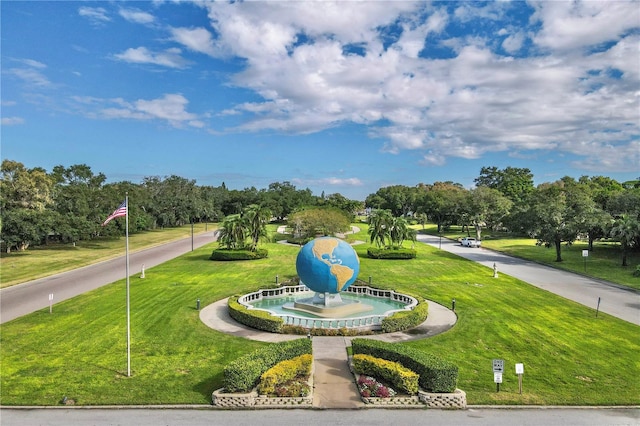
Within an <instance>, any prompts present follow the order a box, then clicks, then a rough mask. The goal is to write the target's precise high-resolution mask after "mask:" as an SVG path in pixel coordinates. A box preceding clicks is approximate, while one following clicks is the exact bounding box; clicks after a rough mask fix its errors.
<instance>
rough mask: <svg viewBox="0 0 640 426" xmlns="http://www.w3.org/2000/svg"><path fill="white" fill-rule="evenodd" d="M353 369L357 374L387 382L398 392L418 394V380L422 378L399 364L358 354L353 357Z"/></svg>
mask: <svg viewBox="0 0 640 426" xmlns="http://www.w3.org/2000/svg"><path fill="white" fill-rule="evenodd" d="M353 368H354V369H355V370H356V372H357V373H360V374H366V375H368V376H373V377H375V378H377V379H380V380H382V381H385V382H387V383H389V384H390V385H391V386H394V387H395V388H396V389H397V390H402V391H404V392H406V393H408V394H409V395H415V394H417V393H418V378H419V377H420V376H418V374H417V373H415V372H413V371H411V370H409V369H408V368H406V367H404V366H402V365H401V364H400V363H398V362H394V361H387V360H385V359H381V358H376V357H373V356H371V355H365V354H356V355H354V356H353Z"/></svg>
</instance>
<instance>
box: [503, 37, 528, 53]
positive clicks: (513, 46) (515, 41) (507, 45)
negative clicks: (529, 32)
mask: <svg viewBox="0 0 640 426" xmlns="http://www.w3.org/2000/svg"><path fill="white" fill-rule="evenodd" d="M524 40H525V36H524V34H522V33H521V32H519V33H515V34H511V35H510V36H509V37H507V38H505V39H504V41H503V42H502V48H503V49H504V50H505V51H506V52H508V53H511V54H514V53H516V52H517V51H518V50H520V48H522V44H523V43H524Z"/></svg>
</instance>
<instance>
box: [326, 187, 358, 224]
mask: <svg viewBox="0 0 640 426" xmlns="http://www.w3.org/2000/svg"><path fill="white" fill-rule="evenodd" d="M321 200H322V201H321V202H320V203H321V204H320V205H322V206H328V207H334V208H337V209H340V210H342V211H344V212H345V213H348V214H349V215H350V216H351V218H352V220H353V219H354V218H355V214H356V213H357V212H358V211H360V210H362V209H363V208H364V203H362V201H356V200H350V199H348V198H347V197H345V196H343V195H342V194H337V193H336V194H329V195H327V196H326V197H321Z"/></svg>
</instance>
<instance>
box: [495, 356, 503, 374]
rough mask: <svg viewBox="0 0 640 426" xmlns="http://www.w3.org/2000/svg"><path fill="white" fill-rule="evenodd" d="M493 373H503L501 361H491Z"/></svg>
mask: <svg viewBox="0 0 640 426" xmlns="http://www.w3.org/2000/svg"><path fill="white" fill-rule="evenodd" d="M493 372H494V373H503V372H504V360H503V359H494V360H493Z"/></svg>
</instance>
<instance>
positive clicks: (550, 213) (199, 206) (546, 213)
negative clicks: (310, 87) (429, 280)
mask: <svg viewBox="0 0 640 426" xmlns="http://www.w3.org/2000/svg"><path fill="white" fill-rule="evenodd" d="M0 173H1V176H0V221H1V222H0V226H1V234H2V243H3V248H4V249H5V250H7V251H10V250H25V249H27V248H28V247H29V246H30V245H39V244H46V243H48V242H51V241H59V242H74V241H80V240H89V239H94V238H99V237H104V236H116V235H122V234H123V233H124V224H123V223H122V222H123V221H112V222H111V223H110V224H109V225H108V226H106V227H102V226H101V224H102V222H103V221H104V219H105V218H106V217H107V216H108V215H109V214H110V213H111V212H112V211H113V209H114V208H115V207H117V206H118V205H119V204H120V203H121V202H122V201H123V197H124V194H125V193H128V194H129V199H130V203H129V204H130V205H129V232H131V233H135V232H140V231H145V230H151V229H156V228H163V227H175V226H182V225H185V224H189V223H198V222H222V221H223V220H224V219H225V218H228V219H227V221H228V222H229V221H231V222H232V221H234V220H235V221H240V218H241V217H242V216H233V215H242V213H243V212H244V211H245V210H247V209H249V211H256V209H260V210H259V211H261V212H265V211H268V212H269V214H270V216H271V218H272V219H274V220H277V221H283V220H284V219H285V218H288V219H291V218H296V223H297V224H300V223H303V222H302V221H301V219H300V215H294V213H299V212H301V211H304V210H305V209H308V208H309V207H328V208H332V209H338V210H341V211H343V212H345V213H346V214H347V215H349V216H350V217H351V218H353V217H354V216H355V214H356V213H357V212H360V211H362V210H363V209H365V208H368V209H370V210H373V211H378V210H384V211H388V215H384V216H380V214H377V216H376V215H374V217H378V218H380V217H386V218H387V220H390V218H389V217H387V216H391V218H400V217H401V218H405V219H407V218H411V220H417V221H420V222H422V223H425V222H426V221H429V222H433V223H435V224H437V226H438V231H442V230H443V229H446V228H448V227H450V226H453V225H460V226H466V227H468V229H469V230H473V232H474V234H475V236H476V238H478V239H481V237H482V231H483V230H484V229H491V230H504V231H509V232H513V233H516V234H518V235H528V236H531V237H534V238H537V239H538V241H539V243H540V244H544V245H547V246H551V247H555V249H556V260H558V261H561V260H562V258H561V245H562V244H563V243H572V242H573V241H575V240H576V239H577V238H587V239H588V240H589V244H590V248H592V244H593V241H595V240H597V239H601V238H612V239H614V240H616V241H619V242H620V244H621V246H622V248H623V253H624V256H623V263H624V264H626V253H627V252H628V251H629V250H634V249H638V248H640V180H636V181H629V182H618V181H616V180H614V179H611V178H609V177H603V176H596V177H588V176H583V177H580V178H579V179H578V180H576V179H574V178H571V177H564V178H562V179H560V180H558V181H555V182H549V183H543V184H540V185H537V186H535V185H534V182H533V175H532V173H531V171H530V170H529V169H527V168H514V167H506V168H504V169H499V168H497V167H483V168H482V169H481V170H480V174H479V176H478V177H477V178H476V179H475V184H476V186H475V187H474V188H472V189H466V188H464V187H463V186H462V185H461V184H459V183H455V182H452V181H447V182H435V183H430V184H428V183H418V184H417V185H415V186H405V185H393V186H388V187H383V188H380V189H378V191H376V192H375V193H373V194H370V195H369V196H367V197H366V199H365V200H364V202H362V201H358V200H350V199H348V198H346V197H344V196H342V195H341V194H339V193H335V194H330V195H325V194H324V193H322V194H321V195H320V196H315V195H313V194H312V192H311V190H310V189H308V188H306V189H298V188H296V187H295V186H294V185H292V184H291V183H290V182H286V181H285V182H274V183H271V184H269V186H268V187H267V188H263V189H257V188H255V187H250V188H245V189H242V190H230V189H228V188H227V187H226V186H225V184H224V182H223V183H221V185H219V186H202V185H197V184H196V182H195V180H189V179H185V178H182V177H180V176H175V175H172V176H168V177H163V178H161V177H157V176H152V177H145V178H144V179H143V180H142V182H140V183H133V182H129V181H122V182H115V183H107V177H106V176H105V175H104V174H103V173H94V172H93V171H92V170H91V168H90V167H89V166H87V165H84V164H80V165H72V166H69V167H64V166H56V167H54V168H53V170H52V171H51V172H48V171H46V170H44V169H43V168H40V167H36V168H31V169H29V168H26V167H25V166H24V165H23V164H22V163H20V162H17V161H12V160H8V159H5V160H3V162H2V165H1V169H0ZM243 220H244V219H243ZM307 220H308V219H307ZM383 231H384V227H380V229H378V230H377V231H376V232H383Z"/></svg>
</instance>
